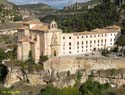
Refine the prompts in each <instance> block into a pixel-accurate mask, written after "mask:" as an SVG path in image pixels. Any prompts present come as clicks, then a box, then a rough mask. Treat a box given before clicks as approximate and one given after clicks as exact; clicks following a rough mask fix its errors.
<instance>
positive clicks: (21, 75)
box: [5, 58, 125, 88]
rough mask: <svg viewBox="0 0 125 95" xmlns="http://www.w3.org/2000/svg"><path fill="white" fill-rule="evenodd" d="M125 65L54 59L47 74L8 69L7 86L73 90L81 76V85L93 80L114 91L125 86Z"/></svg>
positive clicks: (46, 66) (97, 60) (100, 60)
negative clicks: (112, 88)
mask: <svg viewBox="0 0 125 95" xmlns="http://www.w3.org/2000/svg"><path fill="white" fill-rule="evenodd" d="M53 62H54V63H53ZM124 62H125V59H110V58H107V59H103V58H93V59H92V58H90V59H88V58H84V59H83V58H82V59H81V58H79V59H78V58H77V59H75V58H56V59H55V58H54V59H49V60H48V61H47V62H45V63H44V70H43V69H41V70H37V69H34V70H28V69H24V68H23V67H21V66H8V74H7V76H6V79H5V86H6V87H11V86H12V85H14V84H15V83H18V82H23V83H24V84H26V85H31V86H37V85H43V86H46V85H48V84H52V85H54V86H55V87H58V88H63V87H68V86H73V85H74V84H75V83H76V81H77V80H78V74H79V73H80V75H81V76H80V79H81V80H80V83H84V82H85V81H86V80H87V79H88V77H91V78H93V79H94V80H96V81H99V82H100V83H110V84H111V85H112V86H113V87H114V86H116V87H119V86H121V85H124V84H125V69H123V68H125V65H124Z"/></svg>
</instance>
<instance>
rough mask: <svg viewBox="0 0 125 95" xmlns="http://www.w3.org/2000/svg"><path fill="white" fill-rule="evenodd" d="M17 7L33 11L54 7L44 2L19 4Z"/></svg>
mask: <svg viewBox="0 0 125 95" xmlns="http://www.w3.org/2000/svg"><path fill="white" fill-rule="evenodd" d="M18 7H20V8H25V9H30V10H34V11H36V10H37V11H38V10H53V9H54V8H52V7H50V6H48V5H46V4H42V3H39V4H26V5H19V6H18Z"/></svg>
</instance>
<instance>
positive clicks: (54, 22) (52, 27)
mask: <svg viewBox="0 0 125 95" xmlns="http://www.w3.org/2000/svg"><path fill="white" fill-rule="evenodd" d="M57 28H58V26H57V23H56V21H55V20H53V21H52V22H51V23H50V29H57Z"/></svg>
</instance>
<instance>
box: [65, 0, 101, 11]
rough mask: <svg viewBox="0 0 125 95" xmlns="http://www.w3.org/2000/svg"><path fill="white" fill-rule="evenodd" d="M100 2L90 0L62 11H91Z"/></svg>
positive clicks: (98, 0) (99, 0)
mask: <svg viewBox="0 0 125 95" xmlns="http://www.w3.org/2000/svg"><path fill="white" fill-rule="evenodd" d="M100 2H101V0H91V1H88V2H83V3H77V2H76V3H75V4H72V5H70V6H66V7H65V8H64V10H81V9H92V8H94V7H95V6H97V5H98V4H100Z"/></svg>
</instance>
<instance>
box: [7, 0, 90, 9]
mask: <svg viewBox="0 0 125 95" xmlns="http://www.w3.org/2000/svg"><path fill="white" fill-rule="evenodd" d="M8 1H10V2H13V3H15V4H17V5H24V4H36V3H44V4H48V5H50V6H52V7H55V8H63V7H64V6H68V5H71V4H73V3H75V2H86V1H89V0H8Z"/></svg>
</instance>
